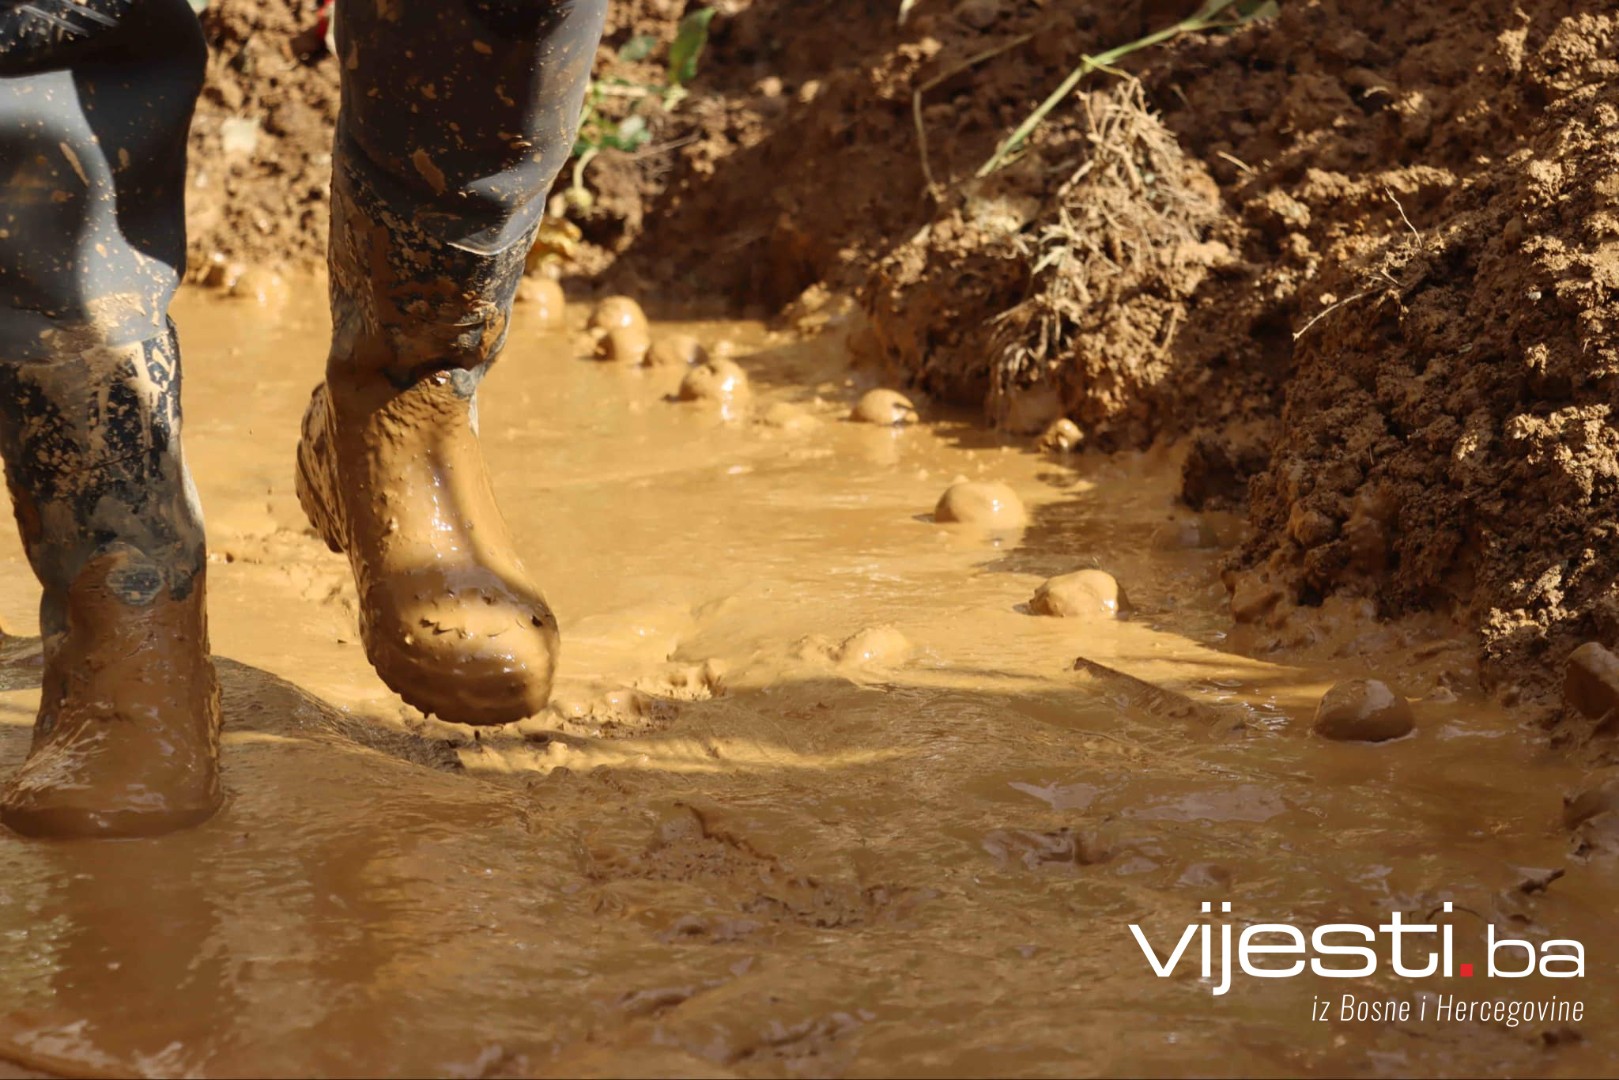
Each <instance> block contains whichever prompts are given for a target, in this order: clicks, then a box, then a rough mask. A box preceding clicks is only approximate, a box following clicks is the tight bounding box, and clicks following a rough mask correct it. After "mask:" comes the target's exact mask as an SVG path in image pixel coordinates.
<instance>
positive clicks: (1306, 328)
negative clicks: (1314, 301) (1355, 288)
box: [1293, 289, 1378, 341]
mask: <svg viewBox="0 0 1619 1080" xmlns="http://www.w3.org/2000/svg"><path fill="white" fill-rule="evenodd" d="M1377 291H1378V290H1377V289H1362V290H1361V291H1360V292H1358V293H1356V294H1355V295H1354V296H1349V297H1345V298H1344V299H1342V300H1340V301H1338V302H1337V303H1336V304H1333V305H1332V306H1331V307H1328V308H1325V309H1323V310H1322V311H1321V312H1320V314H1318V315H1316V317H1315V318H1313V319H1311V320H1310V321H1309V322H1307V323H1305V324H1304V325H1303V326H1301V327H1299V328H1298V329H1297V330H1295V331H1294V332H1293V340H1294V341H1297V340H1298V339H1299V338H1301V337H1303V336H1304V335H1305V334H1307V333H1309V332H1310V327H1312V326H1314V325H1315V324H1316V323H1318V322H1320V321H1321V320H1322V319H1325V318H1326V317H1327V316H1328V315H1331V314H1332V313H1333V312H1334V311H1337V310H1338V309H1339V308H1341V307H1343V306H1344V305H1346V304H1353V303H1354V302H1355V301H1356V300H1364V299H1365V298H1366V297H1368V296H1371V295H1372V294H1373V293H1375V292H1377Z"/></svg>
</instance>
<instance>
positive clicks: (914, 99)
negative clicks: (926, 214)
mask: <svg viewBox="0 0 1619 1080" xmlns="http://www.w3.org/2000/svg"><path fill="white" fill-rule="evenodd" d="M906 10H908V8H902V9H901V13H900V17H901V18H902V19H903V18H904V12H905V11H906ZM1033 37H1034V35H1033V34H1032V33H1030V34H1020V35H1019V36H1017V37H1015V38H1013V39H1012V40H1010V41H1005V42H1002V43H1001V44H999V45H997V46H995V47H994V48H993V49H985V50H984V51H983V52H981V53H977V54H975V55H973V56H969V57H968V58H967V59H965V60H963V61H962V62H961V63H959V64H957V65H956V66H954V67H952V68H949V69H948V70H946V71H943V72H940V73H939V74H938V75H935V76H934V77H933V78H931V79H929V80H928V81H927V82H925V83H923V84H922V85H921V86H918V87H917V88H916V90H915V92H914V93H912V94H911V117H912V119H914V120H915V121H916V142H917V146H918V147H919V149H920V152H921V154H922V179H923V180H924V181H925V182H926V183H927V186H928V193H929V194H932V193H933V192H935V191H937V190H938V188H939V184H938V182H937V181H936V180H934V179H933V166H932V164H931V163H930V162H929V161H928V132H927V127H926V125H924V124H923V123H922V95H923V94H925V93H927V92H928V91H929V90H932V89H933V88H934V87H936V86H938V85H939V84H941V83H943V82H945V81H947V80H949V79H953V78H955V77H956V76H957V75H960V74H961V73H962V72H963V71H966V70H968V69H969V68H974V67H977V66H978V65H979V64H982V63H983V62H984V61H985V60H993V59H994V58H995V57H997V56H999V55H1001V53H1003V52H1007V51H1009V50H1011V49H1015V48H1017V47H1018V46H1019V45H1022V44H1023V43H1024V42H1026V41H1029V40H1031V39H1032V38H1033Z"/></svg>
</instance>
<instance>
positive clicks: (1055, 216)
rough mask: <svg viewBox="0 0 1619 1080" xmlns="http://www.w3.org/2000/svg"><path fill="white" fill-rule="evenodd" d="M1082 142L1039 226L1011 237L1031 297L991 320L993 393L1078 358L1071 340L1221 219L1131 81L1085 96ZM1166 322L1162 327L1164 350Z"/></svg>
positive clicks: (1180, 258) (1176, 262)
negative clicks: (1026, 271)
mask: <svg viewBox="0 0 1619 1080" xmlns="http://www.w3.org/2000/svg"><path fill="white" fill-rule="evenodd" d="M1081 115H1082V116H1083V118H1084V123H1085V129H1086V140H1087V142H1088V144H1089V153H1088V154H1087V155H1086V156H1085V157H1084V159H1083V161H1082V162H1081V163H1080V164H1079V166H1078V167H1077V168H1076V169H1075V170H1074V171H1073V173H1072V174H1071V175H1070V176H1069V177H1068V179H1067V180H1066V181H1064V182H1063V184H1062V185H1061V186H1060V187H1059V188H1058V189H1057V191H1056V193H1055V196H1054V198H1053V199H1052V200H1051V202H1050V203H1049V204H1048V205H1049V206H1050V207H1051V208H1052V209H1051V210H1050V211H1048V213H1047V214H1046V215H1044V216H1045V218H1046V220H1045V222H1044V223H1043V224H1042V225H1040V226H1038V227H1037V228H1036V229H1034V230H1032V231H1029V232H1025V233H1021V234H1019V235H1017V236H1015V237H1014V238H1013V239H1012V240H1011V241H1010V242H1011V243H1012V244H1013V245H1014V247H1015V248H1016V250H1017V253H1018V254H1019V255H1020V256H1021V257H1023V258H1024V259H1026V260H1027V261H1028V262H1029V263H1030V264H1031V267H1032V270H1031V274H1030V278H1031V287H1030V293H1029V296H1028V298H1027V299H1025V300H1024V301H1023V302H1022V303H1020V304H1018V305H1017V306H1016V307H1014V308H1012V309H1011V310H1009V311H1007V312H1005V313H1004V314H1003V315H1001V316H1000V317H999V318H998V319H997V320H996V327H995V333H994V337H993V343H994V347H995V351H996V354H997V355H996V357H995V362H994V385H993V388H992V394H993V395H995V396H1002V395H1004V394H1005V393H1006V392H1008V391H1009V390H1010V389H1011V388H1013V387H1016V386H1027V385H1031V384H1033V383H1036V382H1038V381H1040V380H1042V379H1044V378H1047V377H1048V376H1050V375H1051V374H1053V373H1055V372H1057V371H1058V370H1059V369H1063V370H1064V373H1065V376H1066V374H1067V371H1068V369H1071V368H1073V367H1074V366H1075V365H1076V363H1077V364H1078V366H1079V369H1080V372H1082V371H1083V369H1084V368H1085V367H1086V366H1087V365H1086V363H1085V361H1086V359H1087V358H1086V357H1084V356H1076V355H1075V352H1076V343H1077V341H1078V339H1079V338H1081V337H1084V336H1086V335H1092V336H1094V335H1096V334H1097V332H1098V330H1099V329H1100V324H1101V323H1102V322H1103V321H1105V320H1108V319H1110V318H1113V317H1115V314H1116V313H1117V311H1118V310H1119V309H1122V308H1126V307H1128V305H1129V304H1130V303H1131V302H1132V297H1134V296H1136V295H1137V294H1139V293H1140V292H1141V291H1142V290H1143V289H1149V290H1151V289H1160V290H1161V288H1162V286H1163V283H1165V282H1173V281H1175V280H1177V279H1180V278H1184V277H1185V275H1184V273H1182V272H1181V271H1182V269H1183V266H1184V264H1185V263H1186V262H1187V261H1188V260H1190V259H1196V258H1197V257H1198V255H1199V253H1200V252H1201V251H1202V250H1203V245H1202V243H1201V242H1202V241H1203V240H1204V238H1205V236H1206V235H1207V233H1208V230H1209V228H1210V227H1211V225H1212V224H1213V223H1214V222H1215V221H1216V220H1217V219H1218V216H1219V207H1218V204H1217V202H1216V201H1215V198H1214V197H1213V194H1212V192H1211V191H1209V190H1207V189H1206V187H1204V186H1201V185H1199V184H1198V183H1197V182H1196V181H1197V177H1196V175H1195V174H1194V171H1193V167H1192V166H1191V165H1190V163H1189V162H1188V160H1187V159H1186V157H1185V155H1184V154H1183V153H1182V152H1181V149H1180V147H1179V145H1178V144H1177V143H1176V142H1175V139H1174V136H1173V135H1171V134H1170V133H1169V132H1168V131H1167V130H1166V129H1165V128H1164V127H1163V126H1162V125H1161V124H1160V123H1159V122H1158V121H1157V119H1156V118H1155V117H1154V116H1153V115H1152V114H1151V113H1150V112H1148V110H1147V108H1146V104H1145V101H1144V98H1143V95H1142V91H1141V87H1140V85H1139V84H1138V83H1136V82H1135V81H1133V80H1130V81H1125V82H1122V83H1120V84H1118V86H1116V87H1115V88H1113V89H1111V90H1109V91H1107V92H1105V93H1098V94H1095V95H1092V96H1090V97H1089V98H1086V99H1083V101H1082V106H1081ZM1172 334H1173V326H1170V327H1167V328H1165V329H1164V331H1163V337H1162V340H1160V341H1159V343H1158V348H1159V351H1162V350H1163V349H1166V348H1167V347H1168V344H1169V340H1168V339H1169V337H1170V336H1171V335H1172Z"/></svg>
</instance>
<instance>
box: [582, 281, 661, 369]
mask: <svg viewBox="0 0 1619 1080" xmlns="http://www.w3.org/2000/svg"><path fill="white" fill-rule="evenodd" d="M585 329H586V330H587V331H589V332H590V334H591V336H592V337H594V338H595V339H596V347H595V354H596V357H597V358H598V359H600V360H613V361H618V362H620V363H626V364H639V363H640V362H641V361H642V360H643V359H645V357H646V355H647V351H648V350H649V349H650V348H651V347H652V331H651V329H650V327H649V326H648V325H647V321H646V312H644V311H642V310H641V305H640V304H638V303H636V302H635V301H634V300H632V299H630V298H629V297H628V296H609V297H608V298H607V299H605V300H603V301H602V302H601V303H599V304H597V305H596V307H595V309H594V310H592V311H591V313H590V319H589V321H588V322H587V323H586V324H585Z"/></svg>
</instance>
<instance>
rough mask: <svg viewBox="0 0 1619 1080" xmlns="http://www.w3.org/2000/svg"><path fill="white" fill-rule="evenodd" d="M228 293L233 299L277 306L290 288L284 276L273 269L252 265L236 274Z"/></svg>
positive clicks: (282, 301)
mask: <svg viewBox="0 0 1619 1080" xmlns="http://www.w3.org/2000/svg"><path fill="white" fill-rule="evenodd" d="M229 295H230V296H231V298H232V299H234V300H251V301H252V302H253V303H255V304H258V305H259V306H260V307H279V306H280V305H282V304H285V303H286V302H287V298H288V297H289V296H290V295H292V290H291V289H290V288H289V287H288V285H287V280H286V278H284V277H282V276H281V275H280V274H278V273H276V272H275V271H274V270H266V269H264V268H262V267H257V266H252V267H248V268H247V269H246V270H243V271H242V272H241V273H240V274H238V275H236V280H234V281H232V282H231V284H230V289H229Z"/></svg>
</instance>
